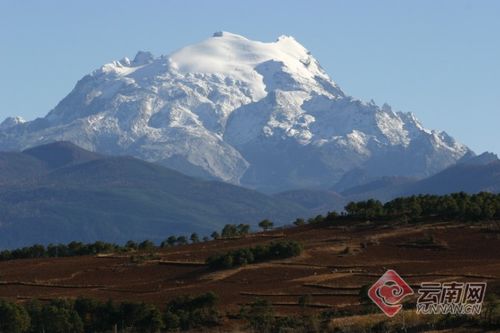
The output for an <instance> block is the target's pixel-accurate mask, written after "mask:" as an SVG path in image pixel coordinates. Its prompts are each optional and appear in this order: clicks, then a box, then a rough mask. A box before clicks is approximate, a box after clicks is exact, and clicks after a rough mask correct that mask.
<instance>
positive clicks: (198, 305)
mask: <svg viewBox="0 0 500 333" xmlns="http://www.w3.org/2000/svg"><path fill="white" fill-rule="evenodd" d="M216 301H217V297H216V295H215V294H214V293H212V292H208V293H205V294H202V295H198V296H179V297H176V298H174V299H173V300H171V301H170V302H168V303H167V304H166V306H165V310H164V311H160V309H159V308H158V307H156V306H154V305H152V304H146V303H133V302H123V303H118V304H117V303H114V302H112V301H108V302H100V301H97V300H94V299H89V298H77V299H76V300H66V299H55V300H52V301H49V302H39V301H37V300H32V301H30V302H28V303H26V304H24V305H21V304H17V303H12V302H8V301H5V300H0V332H6V333H7V332H8V333H27V332H31V333H42V332H45V333H49V332H50V333H69V332H71V333H87V332H88V333H90V332H115V331H119V332H140V333H142V332H144V333H146V332H148V333H149V332H159V331H178V330H183V331H187V330H192V329H200V328H206V327H212V326H215V325H218V323H219V320H220V315H219V313H218V312H217V310H216V308H215V305H216Z"/></svg>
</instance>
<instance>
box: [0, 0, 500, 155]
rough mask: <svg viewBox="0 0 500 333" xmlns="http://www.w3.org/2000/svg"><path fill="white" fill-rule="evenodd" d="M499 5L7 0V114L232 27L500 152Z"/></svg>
mask: <svg viewBox="0 0 500 333" xmlns="http://www.w3.org/2000/svg"><path fill="white" fill-rule="evenodd" d="M499 17H500V1H495V0H490V1H487V0H475V1H472V0H471V1H464V0H449V1H445V0H420V1H400V0H394V1H385V0H378V1H371V0H370V1H369V0H366V1H356V0H345V1H331V0H330V1H313V0H308V1H305V0H302V1H293V0H288V1H278V0H276V1H271V0H267V1H260V0H252V1H234V0H233V1H218V0H212V1H202V0H199V1H191V0H182V1H174V0H172V1H165V0H164V1H153V0H141V1H127V0H121V1H111V0H110V1H102V0H86V1H79V2H76V1H67V0H60V1H53V0H45V1H34V0H33V1H16V0H10V1H9V0H0V45H1V48H0V64H1V66H2V75H1V79H0V118H1V119H3V118H5V117H7V116H10V115H21V116H23V117H24V118H26V119H33V118H35V117H41V116H44V115H45V114H46V113H47V112H48V111H49V110H50V109H51V108H53V107H54V106H55V105H56V104H57V102H58V101H59V100H61V99H62V98H63V97H64V96H65V95H66V94H67V93H69V91H70V90H71V89H72V88H73V87H74V85H75V83H76V81H77V80H79V79H80V78H82V77H83V76H84V75H85V74H87V73H89V72H91V71H92V70H93V69H95V68H97V67H99V66H101V65H102V64H104V63H106V62H109V61H111V60H114V59H121V58H122V57H124V56H128V57H133V56H134V55H135V53H136V51H138V50H148V51H151V52H153V53H154V54H155V55H160V54H168V53H170V52H172V51H174V50H175V49H177V48H180V47H182V46H184V45H186V44H189V43H193V42H197V41H199V40H202V39H204V38H207V37H209V36H210V35H211V34H212V33H213V32H214V31H218V30H226V31H231V32H234V33H238V34H241V35H245V36H246V37H248V38H251V39H257V40H262V41H273V40H275V39H276V38H277V37H278V36H279V35H283V34H286V35H293V36H294V37H295V38H296V39H297V40H298V41H300V42H301V43H302V44H304V45H305V46H306V47H307V48H308V49H309V50H310V51H311V52H312V53H313V55H314V56H315V57H316V58H317V59H318V60H319V61H320V63H321V65H322V66H323V67H324V68H325V69H326V71H327V72H328V73H329V74H330V75H331V77H332V78H333V79H334V80H335V81H336V82H337V83H338V84H339V85H340V86H341V87H342V88H343V90H344V91H345V92H346V93H348V94H350V95H352V96H354V97H357V98H360V99H363V100H370V99H374V100H375V102H377V103H378V104H382V103H384V102H387V103H389V104H390V105H392V106H393V108H395V109H397V110H402V111H411V112H414V113H416V114H417V116H418V118H419V119H420V120H421V121H422V122H423V123H424V125H425V126H426V127H429V128H435V129H442V130H446V131H447V132H448V133H450V134H451V135H453V136H454V137H455V138H457V139H458V140H459V141H461V142H463V143H466V144H467V145H469V146H470V147H471V148H472V149H474V150H476V151H477V152H482V151H485V150H488V151H493V152H496V153H500V131H499V124H500V89H499V88H500V84H499V83H500V19H499Z"/></svg>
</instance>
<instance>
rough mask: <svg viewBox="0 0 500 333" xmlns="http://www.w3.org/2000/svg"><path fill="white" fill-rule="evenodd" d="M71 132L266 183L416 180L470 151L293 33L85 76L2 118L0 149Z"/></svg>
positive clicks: (192, 170)
mask: <svg viewBox="0 0 500 333" xmlns="http://www.w3.org/2000/svg"><path fill="white" fill-rule="evenodd" d="M52 141H71V142H73V143H75V144H77V145H79V146H81V147H83V148H86V149H90V150H93V151H98V152H102V153H108V154H129V155H133V156H136V157H139V158H142V159H145V160H147V161H155V162H159V163H161V164H164V165H166V166H169V167H172V168H175V169H178V170H180V171H182V172H184V173H187V174H191V175H197V176H202V177H208V178H216V179H220V180H224V181H227V182H231V183H235V184H242V185H246V186H249V187H254V188H258V189H261V190H267V191H279V190H285V189H291V188H301V187H302V188H303V187H325V188H328V187H331V186H332V185H333V184H335V183H336V182H338V181H339V180H340V179H342V177H343V176H345V175H346V174H347V175H348V174H349V172H352V171H353V170H359V169H363V170H364V172H365V173H367V174H368V175H369V177H376V176H384V175H391V176H394V175H397V176H416V177H423V176H426V175H430V174H433V173H435V172H438V171H440V170H442V169H444V168H445V167H447V166H449V165H450V164H453V163H455V162H456V161H457V160H459V159H460V158H461V157H463V156H464V155H466V154H471V153H472V152H471V151H470V150H469V149H468V148H467V147H466V146H464V145H462V144H460V143H458V142H456V141H455V140H454V139H453V138H452V137H450V136H449V135H447V134H446V133H445V132H438V131H431V130H428V129H425V128H424V127H423V126H422V125H421V124H420V123H419V121H418V120H417V119H416V117H415V116H414V115H413V114H411V113H401V112H394V111H393V110H391V108H390V107H389V106H388V105H383V106H382V107H379V106H377V105H376V104H375V103H373V102H370V103H365V102H362V101H359V100H356V99H354V98H352V97H349V96H347V95H346V94H344V92H343V91H342V90H341V89H340V88H339V87H338V86H337V85H336V84H335V82H333V81H332V79H331V78H330V77H329V76H328V74H327V73H326V72H325V71H324V70H323V69H322V68H321V66H320V65H319V63H318V61H317V60H316V59H315V58H314V57H313V56H312V55H311V54H310V52H309V51H308V50H307V49H306V48H304V47H303V46H302V45H301V44H300V43H298V42H297V41H296V40H295V39H294V38H293V37H289V36H282V37H280V38H278V40H276V41H275V42H272V43H264V42H259V41H252V40H249V39H247V38H245V37H242V36H239V35H235V34H232V33H228V32H218V33H215V34H214V35H213V37H211V38H208V39H206V40H204V41H202V42H200V43H198V44H194V45H190V46H187V47H185V48H182V49H180V50H178V51H176V52H174V53H172V54H170V55H168V56H160V57H157V58H155V57H153V55H151V54H150V53H148V52H139V53H138V54H137V55H136V56H135V58H134V59H133V60H130V59H128V58H124V59H122V60H120V61H114V62H112V63H109V64H106V65H104V66H102V67H101V68H100V69H97V70H95V71H94V72H93V73H91V74H89V75H87V76H85V77H84V78H83V79H81V80H80V81H79V82H78V83H77V84H76V86H75V88H74V89H73V91H71V92H70V93H69V95H68V96H66V97H65V98H64V99H63V100H62V101H61V102H60V103H59V104H58V105H57V106H56V107H55V108H54V109H53V110H52V111H50V112H49V113H48V115H47V116H45V117H44V118H39V119H36V120H34V121H28V122H23V121H22V120H21V119H15V118H9V119H8V120H6V121H4V123H2V124H1V125H0V149H1V150H19V149H25V148H28V147H31V146H35V145H39V144H42V143H47V142H52Z"/></svg>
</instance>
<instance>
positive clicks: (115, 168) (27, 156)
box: [0, 142, 308, 248]
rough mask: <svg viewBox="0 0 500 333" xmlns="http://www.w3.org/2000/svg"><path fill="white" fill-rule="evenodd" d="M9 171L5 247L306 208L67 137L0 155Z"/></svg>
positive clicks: (188, 228) (279, 219)
mask: <svg viewBox="0 0 500 333" xmlns="http://www.w3.org/2000/svg"><path fill="white" fill-rule="evenodd" d="M34 152H36V154H34ZM34 156H37V157H34ZM68 156H70V157H72V158H73V159H68ZM89 157H90V158H89ZM47 161H48V162H47ZM54 161H56V162H58V163H53V162H54ZM61 161H63V162H64V163H62V164H61V163H60V162H61ZM20 166H24V168H20ZM12 170H16V172H17V173H16V174H14V175H15V177H13V176H12V172H11V171H12ZM7 171H9V172H10V174H8V173H7ZM4 175H5V178H9V179H8V181H5V182H3V183H2V182H0V184H1V186H0V248H13V247H20V246H25V245H31V244H34V243H42V244H48V243H59V242H62V243H67V242H69V241H73V240H77V241H84V242H93V241H97V240H104V241H113V242H118V243H124V242H126V241H127V240H129V239H132V240H141V239H142V240H143V239H151V240H153V241H155V242H160V241H162V240H164V239H165V238H166V237H168V236H170V235H179V234H183V235H189V234H190V233H191V232H198V233H199V234H201V235H208V234H210V233H211V232H212V231H214V230H220V229H221V228H222V227H223V226H224V225H225V224H230V223H236V224H239V223H246V224H250V225H252V226H254V227H255V225H256V223H258V222H259V221H260V220H262V219H264V218H270V219H272V220H274V221H275V222H276V223H279V224H283V223H288V222H290V221H291V220H293V219H294V218H295V217H296V216H307V214H308V211H307V209H305V208H303V207H301V206H299V205H296V204H294V203H292V202H290V201H286V200H283V199H280V198H273V197H270V196H267V195H265V194H262V193H259V192H256V191H254V190H250V189H245V188H242V187H238V186H236V185H231V184H227V183H223V182H220V181H209V180H202V179H197V178H193V177H190V176H186V175H183V174H181V173H179V172H178V171H175V170H171V169H168V168H165V167H163V166H161V165H158V164H153V163H149V162H146V161H143V160H140V159H136V158H134V157H130V156H106V155H95V154H94V153H91V152H88V151H85V150H83V149H81V148H79V147H77V146H74V145H73V144H69V143H67V142H65V143H60V142H56V143H52V144H47V145H45V146H40V147H35V148H33V149H30V150H25V151H24V152H20V153H13V152H9V153H0V181H1V180H2V178H3V177H4ZM23 175H24V176H23Z"/></svg>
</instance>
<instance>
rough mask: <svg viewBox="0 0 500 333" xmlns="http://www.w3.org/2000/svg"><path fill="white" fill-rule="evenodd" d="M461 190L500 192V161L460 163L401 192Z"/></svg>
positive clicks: (403, 193) (430, 192)
mask: <svg viewBox="0 0 500 333" xmlns="http://www.w3.org/2000/svg"><path fill="white" fill-rule="evenodd" d="M461 191H463V192H467V193H477V192H481V191H487V192H495V193H498V192H500V161H498V160H497V161H493V162H490V163H487V164H473V163H459V164H457V165H455V166H453V167H450V168H447V169H445V170H444V171H441V172H439V173H437V174H436V175H434V176H431V177H429V178H426V179H423V180H420V181H418V182H415V183H413V184H411V185H409V186H407V187H406V188H404V189H403V190H402V191H401V193H400V194H401V195H407V194H418V193H429V194H446V193H452V192H461Z"/></svg>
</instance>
